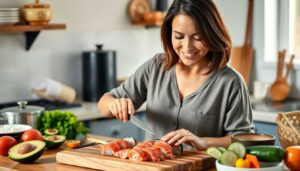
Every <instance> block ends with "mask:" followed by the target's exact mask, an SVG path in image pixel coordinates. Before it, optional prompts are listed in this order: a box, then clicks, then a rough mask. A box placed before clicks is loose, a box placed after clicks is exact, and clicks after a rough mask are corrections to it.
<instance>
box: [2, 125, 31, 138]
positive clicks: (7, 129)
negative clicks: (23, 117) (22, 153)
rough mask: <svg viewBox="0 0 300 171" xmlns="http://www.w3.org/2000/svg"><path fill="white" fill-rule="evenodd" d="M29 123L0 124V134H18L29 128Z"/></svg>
mask: <svg viewBox="0 0 300 171" xmlns="http://www.w3.org/2000/svg"><path fill="white" fill-rule="evenodd" d="M31 128H32V127H31V126H30V125H23V124H6V125H0V136H1V135H9V134H18V133H22V132H24V131H27V130H29V129H31Z"/></svg>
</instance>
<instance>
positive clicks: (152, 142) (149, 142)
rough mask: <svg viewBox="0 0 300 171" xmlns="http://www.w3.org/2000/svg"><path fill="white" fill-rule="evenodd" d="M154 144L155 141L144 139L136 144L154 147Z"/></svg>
mask: <svg viewBox="0 0 300 171" xmlns="http://www.w3.org/2000/svg"><path fill="white" fill-rule="evenodd" d="M153 146H154V141H144V142H141V143H138V144H137V145H136V147H144V148H148V147H153Z"/></svg>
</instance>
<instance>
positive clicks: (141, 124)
mask: <svg viewBox="0 0 300 171" xmlns="http://www.w3.org/2000/svg"><path fill="white" fill-rule="evenodd" d="M129 121H130V122H131V123H132V124H134V125H135V126H137V127H139V128H141V129H143V130H144V131H146V132H148V133H150V134H155V132H154V131H153V130H152V129H150V128H149V127H148V126H147V125H146V124H145V123H144V122H143V121H141V120H140V119H139V118H138V117H136V116H134V115H129Z"/></svg>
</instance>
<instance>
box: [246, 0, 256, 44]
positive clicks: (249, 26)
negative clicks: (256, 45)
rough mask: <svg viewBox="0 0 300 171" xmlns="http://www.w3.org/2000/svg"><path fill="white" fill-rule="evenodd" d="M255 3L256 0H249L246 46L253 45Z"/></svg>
mask: <svg viewBox="0 0 300 171" xmlns="http://www.w3.org/2000/svg"><path fill="white" fill-rule="evenodd" d="M253 5H254V0H248V14H247V25H246V32H245V42H244V46H246V45H248V46H250V45H251V35H252V18H253Z"/></svg>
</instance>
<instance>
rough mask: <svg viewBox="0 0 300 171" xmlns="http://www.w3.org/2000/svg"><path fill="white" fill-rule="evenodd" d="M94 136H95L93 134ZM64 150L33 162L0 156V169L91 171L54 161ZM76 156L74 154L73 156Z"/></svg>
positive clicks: (52, 152)
mask: <svg viewBox="0 0 300 171" xmlns="http://www.w3.org/2000/svg"><path fill="white" fill-rule="evenodd" d="M94 137H95V136H94ZM97 137H98V138H101V139H107V138H108V137H101V136H97ZM61 150H64V148H62V147H61V148H60V149H55V150H47V151H45V152H44V154H43V155H42V156H41V157H40V158H39V159H38V160H36V161H35V162H33V163H30V164H21V163H18V162H15V161H13V160H10V159H9V158H8V157H4V156H0V170H1V171H15V170H21V171H33V170H34V171H35V170H36V171H39V170H42V171H92V170H93V169H87V168H82V167H76V166H70V165H65V164H60V163H57V162H56V153H57V152H59V151H61ZM74 157H76V156H74ZM207 171H216V169H215V168H212V169H209V170H207Z"/></svg>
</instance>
